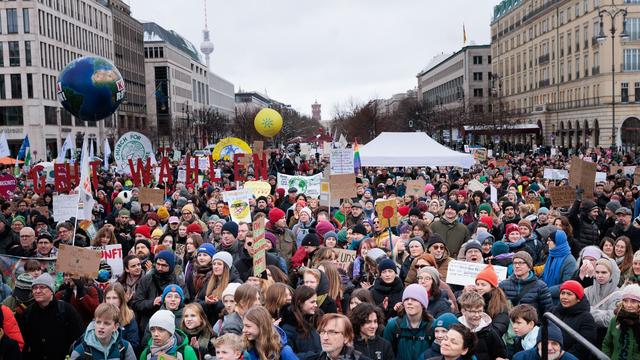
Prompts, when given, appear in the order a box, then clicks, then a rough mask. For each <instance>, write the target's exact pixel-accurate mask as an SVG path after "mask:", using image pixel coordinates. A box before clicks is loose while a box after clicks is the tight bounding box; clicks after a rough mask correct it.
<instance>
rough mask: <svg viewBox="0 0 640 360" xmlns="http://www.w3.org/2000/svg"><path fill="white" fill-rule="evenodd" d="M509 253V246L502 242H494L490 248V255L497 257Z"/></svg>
mask: <svg viewBox="0 0 640 360" xmlns="http://www.w3.org/2000/svg"><path fill="white" fill-rule="evenodd" d="M508 252H509V245H507V244H505V243H504V241H496V242H495V243H494V244H493V246H492V247H491V255H493V256H494V257H495V256H498V255H502V254H506V253H508Z"/></svg>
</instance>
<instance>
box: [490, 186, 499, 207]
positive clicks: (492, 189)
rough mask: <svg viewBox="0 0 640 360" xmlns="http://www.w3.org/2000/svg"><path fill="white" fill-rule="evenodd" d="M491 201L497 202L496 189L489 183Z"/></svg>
mask: <svg viewBox="0 0 640 360" xmlns="http://www.w3.org/2000/svg"><path fill="white" fill-rule="evenodd" d="M491 202H493V203H498V189H497V188H496V187H494V186H493V185H491Z"/></svg>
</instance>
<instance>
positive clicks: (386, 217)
mask: <svg viewBox="0 0 640 360" xmlns="http://www.w3.org/2000/svg"><path fill="white" fill-rule="evenodd" d="M376 213H377V214H378V219H379V220H380V225H381V226H383V227H385V228H387V227H389V226H398V203H397V202H396V201H395V200H394V199H390V200H378V201H376Z"/></svg>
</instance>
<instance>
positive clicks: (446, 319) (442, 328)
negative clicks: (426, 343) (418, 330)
mask: <svg viewBox="0 0 640 360" xmlns="http://www.w3.org/2000/svg"><path fill="white" fill-rule="evenodd" d="M453 324H460V322H459V321H458V318H457V317H456V316H455V315H453V314H452V313H444V314H442V315H440V316H439V317H437V318H436V319H435V320H433V323H432V325H431V328H432V329H433V342H432V343H431V347H429V349H427V351H425V352H424V353H423V354H422V355H420V357H419V359H431V358H433V357H436V356H439V355H442V354H441V353H440V345H442V342H443V341H444V339H445V338H446V337H447V332H449V330H450V329H451V325H453Z"/></svg>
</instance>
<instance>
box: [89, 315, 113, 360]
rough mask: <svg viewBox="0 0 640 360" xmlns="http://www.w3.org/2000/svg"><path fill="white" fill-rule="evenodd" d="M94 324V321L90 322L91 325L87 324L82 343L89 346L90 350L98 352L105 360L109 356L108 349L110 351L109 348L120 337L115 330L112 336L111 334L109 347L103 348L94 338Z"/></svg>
mask: <svg viewBox="0 0 640 360" xmlns="http://www.w3.org/2000/svg"><path fill="white" fill-rule="evenodd" d="M95 329H96V323H95V321H92V322H91V323H89V326H87V331H85V333H84V342H85V343H86V344H87V345H89V346H91V347H92V348H94V349H96V350H98V351H100V352H101V353H102V354H103V355H104V357H105V359H106V358H107V356H108V355H109V349H111V346H113V344H115V343H116V341H117V340H118V336H120V334H119V331H118V330H116V331H114V332H113V334H111V341H110V342H109V345H108V346H107V347H106V348H105V347H104V346H103V345H102V344H101V343H100V341H98V339H97V338H96V330H95Z"/></svg>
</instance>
